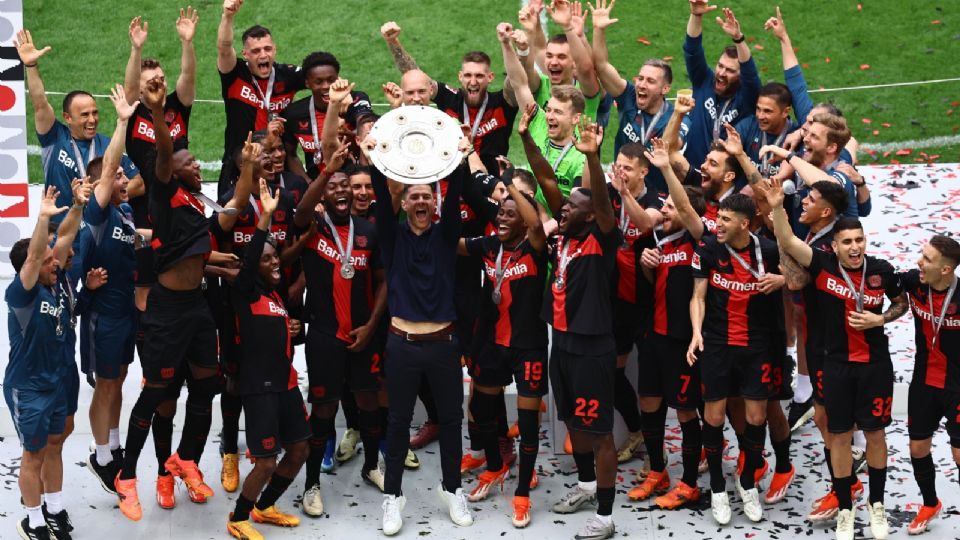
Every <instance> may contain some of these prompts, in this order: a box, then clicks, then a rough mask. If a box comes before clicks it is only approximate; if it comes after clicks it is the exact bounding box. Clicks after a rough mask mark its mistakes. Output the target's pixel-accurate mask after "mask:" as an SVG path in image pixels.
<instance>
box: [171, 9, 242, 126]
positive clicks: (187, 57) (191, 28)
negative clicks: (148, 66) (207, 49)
mask: <svg viewBox="0 0 960 540" xmlns="http://www.w3.org/2000/svg"><path fill="white" fill-rule="evenodd" d="M199 18H200V16H199V14H198V13H197V10H195V9H193V8H192V7H187V9H185V10H184V9H181V10H180V17H178V18H177V35H178V36H179V37H180V76H179V77H177V97H178V98H180V103H183V104H184V105H185V106H187V107H190V106H191V105H193V100H194V99H196V97H197V54H196V52H195V51H194V50H193V36H194V34H195V33H196V31H197V21H198V20H199ZM230 50H233V47H232V46H231V48H230ZM218 63H219V57H218Z"/></svg>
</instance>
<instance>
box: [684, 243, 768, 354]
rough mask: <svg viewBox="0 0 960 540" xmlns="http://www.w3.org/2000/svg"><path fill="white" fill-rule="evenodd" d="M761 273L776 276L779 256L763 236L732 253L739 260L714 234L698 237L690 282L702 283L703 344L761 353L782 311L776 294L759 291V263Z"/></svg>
mask: <svg viewBox="0 0 960 540" xmlns="http://www.w3.org/2000/svg"><path fill="white" fill-rule="evenodd" d="M758 241H759V243H760V245H759V250H760V258H762V260H763V270H764V272H765V273H772V274H779V273H780V271H779V268H778V267H779V265H780V254H779V252H778V251H777V245H776V244H775V243H773V242H771V241H769V240H767V239H766V238H758V237H756V236H751V239H750V241H749V242H748V243H747V245H746V247H744V248H743V249H739V250H734V253H736V254H737V255H739V256H740V258H741V259H742V260H743V263H744V264H746V265H748V266H749V267H750V269H749V270H748V269H747V268H745V267H744V264H741V263H740V261H738V260H736V258H735V257H734V256H733V255H731V254H730V252H729V251H728V250H727V245H725V244H721V243H720V242H718V241H717V239H716V237H714V236H707V237H704V238H702V239H701V241H700V244H699V245H698V246H697V247H696V249H695V250H694V253H693V260H692V262H691V264H690V266H691V269H692V275H693V277H694V278H700V279H706V280H707V298H706V313H705V314H704V319H703V326H702V330H701V333H702V334H703V339H704V342H707V343H712V344H717V345H731V346H737V347H749V348H751V349H756V350H764V349H766V348H767V347H768V346H769V345H770V344H771V343H772V342H773V339H772V338H773V335H774V333H775V332H777V331H778V325H777V321H778V320H781V319H782V317H780V318H779V319H778V314H777V310H778V309H779V310H782V309H783V301H782V296H781V295H780V294H779V293H771V294H764V293H762V292H760V279H759V278H758V276H757V275H754V272H756V273H757V274H758V275H759V274H760V268H759V266H760V265H759V262H760V261H759V260H758V257H757V249H758V246H757V242H758Z"/></svg>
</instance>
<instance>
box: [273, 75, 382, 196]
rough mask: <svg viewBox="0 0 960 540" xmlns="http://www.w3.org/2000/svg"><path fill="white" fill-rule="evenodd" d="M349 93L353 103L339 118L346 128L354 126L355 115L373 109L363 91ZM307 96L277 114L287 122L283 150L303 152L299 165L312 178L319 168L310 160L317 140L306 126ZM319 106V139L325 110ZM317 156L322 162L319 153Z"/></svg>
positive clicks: (317, 115) (307, 112) (369, 111)
mask: <svg viewBox="0 0 960 540" xmlns="http://www.w3.org/2000/svg"><path fill="white" fill-rule="evenodd" d="M350 95H351V97H353V103H351V104H350V106H349V107H347V112H346V113H345V114H344V115H343V119H344V120H345V121H346V122H347V124H348V126H349V127H350V129H354V128H355V127H356V125H357V117H359V116H360V115H361V114H364V113H371V112H373V108H372V107H371V106H370V98H369V97H368V96H367V94H365V93H363V92H360V91H359V90H354V91H353V92H351V93H350ZM311 99H313V96H307V97H305V98H303V99H298V100H297V101H294V102H293V103H292V104H291V105H290V106H289V107H287V108H286V110H284V111H283V114H281V115H280V116H281V117H283V118H285V119H286V121H287V122H286V123H285V124H284V128H283V142H284V143H285V144H286V147H287V152H294V151H296V149H297V148H298V147H299V148H300V149H301V150H302V151H303V167H304V169H305V170H306V171H307V175H308V176H309V177H310V178H316V177H317V175H318V174H320V171H321V168H320V167H318V165H317V162H315V161H314V156H315V155H316V153H317V152H318V151H319V144H320V141H316V140H314V137H313V127H312V126H311V125H310V100H311ZM323 106H324V105H323V103H320V104H317V106H316V113H317V114H316V122H317V135H318V136H320V137H321V138H323V122H324V119H325V118H326V117H327V111H326V110H325V109H324V108H323ZM317 159H318V160H319V161H320V162H321V163H322V156H321V157H318V158H317Z"/></svg>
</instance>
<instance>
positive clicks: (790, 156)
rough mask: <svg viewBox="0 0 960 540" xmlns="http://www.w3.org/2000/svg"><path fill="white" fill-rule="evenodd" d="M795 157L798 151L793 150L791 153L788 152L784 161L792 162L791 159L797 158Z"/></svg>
mask: <svg viewBox="0 0 960 540" xmlns="http://www.w3.org/2000/svg"><path fill="white" fill-rule="evenodd" d="M795 157H797V153H796V152H794V151H793V150H791V151H790V153H788V154H787V157H785V158H783V161H784V162H785V163H790V160H791V159H793V158H795Z"/></svg>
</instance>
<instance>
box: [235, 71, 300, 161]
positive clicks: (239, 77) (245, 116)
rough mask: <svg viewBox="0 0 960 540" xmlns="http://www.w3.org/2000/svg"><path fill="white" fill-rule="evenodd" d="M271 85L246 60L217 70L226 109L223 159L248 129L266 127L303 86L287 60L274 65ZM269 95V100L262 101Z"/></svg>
mask: <svg viewBox="0 0 960 540" xmlns="http://www.w3.org/2000/svg"><path fill="white" fill-rule="evenodd" d="M272 77H273V88H272V90H271V89H270V88H267V86H268V85H269V83H270V79H259V78H256V77H254V76H253V73H251V72H250V68H249V66H247V63H246V61H244V60H243V59H240V58H238V59H237V63H236V65H235V66H234V67H233V69H232V70H230V72H229V73H221V74H220V92H221V95H222V96H223V106H224V109H226V113H227V123H226V126H225V128H224V132H223V159H224V160H230V159H232V158H233V152H234V151H235V150H236V149H237V148H240V147H242V146H243V142H244V141H245V140H246V139H247V133H249V132H251V131H257V130H260V129H266V127H267V124H268V123H269V122H270V118H271V117H272V116H273V115H278V114H280V113H282V112H283V110H284V109H286V108H287V107H289V106H290V104H291V103H293V97H294V96H295V95H296V93H297V92H298V91H300V90H303V89H304V80H303V73H301V72H300V68H298V67H297V66H294V65H290V64H274V65H273V75H272ZM268 93H269V94H270V96H269V103H267V104H264V101H266V100H267V94H268Z"/></svg>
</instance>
